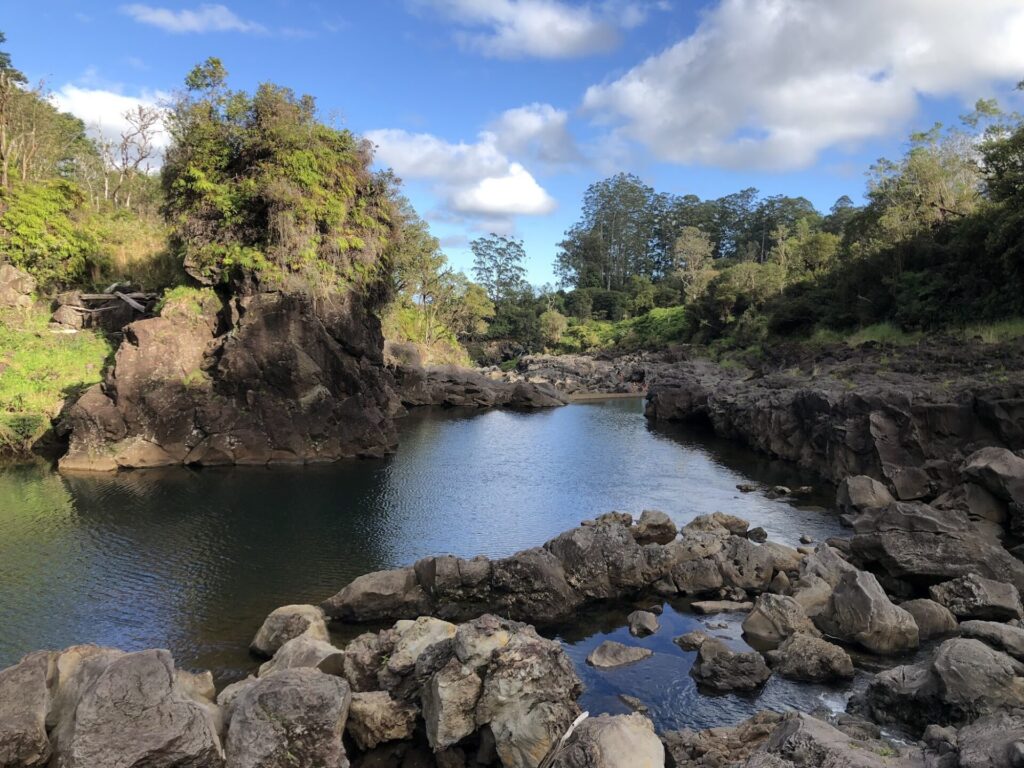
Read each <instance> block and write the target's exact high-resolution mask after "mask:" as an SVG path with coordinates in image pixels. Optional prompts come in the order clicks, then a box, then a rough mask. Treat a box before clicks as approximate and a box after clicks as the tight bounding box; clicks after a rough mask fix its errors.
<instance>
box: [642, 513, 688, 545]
mask: <svg viewBox="0 0 1024 768" xmlns="http://www.w3.org/2000/svg"><path fill="white" fill-rule="evenodd" d="M678 533H679V529H678V528H676V524H675V523H674V522H672V518H670V517H669V516H668V515H666V514H665V513H664V512H658V511H657V510H654V509H645V510H644V511H643V512H641V513H640V520H639V521H638V522H637V524H636V527H635V528H633V538H635V539H636V541H637V543H638V544H668V543H669V542H671V541H673V540H674V539H675V537H676V535H677V534H678Z"/></svg>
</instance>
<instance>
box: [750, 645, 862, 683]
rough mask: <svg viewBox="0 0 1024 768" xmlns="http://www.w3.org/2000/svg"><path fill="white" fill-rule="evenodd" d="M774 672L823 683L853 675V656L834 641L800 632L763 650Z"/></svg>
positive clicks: (791, 677) (793, 678)
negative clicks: (773, 648) (779, 643)
mask: <svg viewBox="0 0 1024 768" xmlns="http://www.w3.org/2000/svg"><path fill="white" fill-rule="evenodd" d="M767 658H768V664H769V665H770V666H771V668H772V671H773V672H775V673H776V674H779V675H782V676H783V677H788V678H790V679H791V680H806V681H809V682H814V683H826V682H832V681H835V680H849V679H851V678H852V677H853V660H852V659H850V654H848V653H847V652H846V651H844V650H843V649H842V648H840V647H839V646H838V645H835V644H833V643H830V642H828V641H827V640H823V639H822V638H820V637H815V636H814V635H808V634H805V633H800V634H796V635H792V636H791V637H789V638H787V639H786V641H785V642H783V643H782V645H780V646H779V647H778V648H777V649H775V650H773V651H769V652H768V654H767Z"/></svg>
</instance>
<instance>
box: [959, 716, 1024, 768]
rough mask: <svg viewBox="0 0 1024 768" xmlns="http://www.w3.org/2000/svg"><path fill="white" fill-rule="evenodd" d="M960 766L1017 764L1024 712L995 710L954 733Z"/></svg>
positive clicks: (1010, 767)
mask: <svg viewBox="0 0 1024 768" xmlns="http://www.w3.org/2000/svg"><path fill="white" fill-rule="evenodd" d="M957 747H958V751H959V758H960V768H1019V766H1021V765H1022V764H1024V762H1022V758H1024V712H1020V711H1017V712H996V713H994V714H991V715H986V716H985V717H982V718H979V719H978V720H975V721H974V722H973V723H971V724H970V725H967V726H965V727H963V728H961V729H960V730H959V732H958V733H957Z"/></svg>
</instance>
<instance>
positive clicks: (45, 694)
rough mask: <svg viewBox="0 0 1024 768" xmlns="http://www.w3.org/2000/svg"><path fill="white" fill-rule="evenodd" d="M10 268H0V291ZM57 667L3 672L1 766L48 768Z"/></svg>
mask: <svg viewBox="0 0 1024 768" xmlns="http://www.w3.org/2000/svg"><path fill="white" fill-rule="evenodd" d="M6 266H8V265H3V266H0V290H2V279H3V275H4V268H5V267H6ZM0 298H2V293H0ZM54 666H55V664H54V654H51V653H47V652H45V651H44V652H39V653H33V654H30V655H28V656H26V657H25V658H23V659H22V660H21V661H20V662H18V663H17V664H15V665H14V666H13V667H8V668H7V669H5V670H2V671H0V765H2V766H13V767H15V768H17V767H20V766H35V765H45V764H46V762H47V760H48V759H49V757H50V740H49V738H48V737H47V734H46V714H47V711H48V710H49V708H50V683H51V678H52V677H53V673H54V669H53V668H54Z"/></svg>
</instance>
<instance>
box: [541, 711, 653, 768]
mask: <svg viewBox="0 0 1024 768" xmlns="http://www.w3.org/2000/svg"><path fill="white" fill-rule="evenodd" d="M664 765H665V748H664V747H663V746H662V744H661V741H660V740H659V739H658V737H657V736H655V735H654V726H653V725H652V724H651V721H650V720H648V719H647V718H646V717H644V716H643V715H639V714H632V715H616V716H611V715H601V716H599V717H590V718H587V719H586V720H584V721H583V722H582V723H581V724H580V725H579V726H577V727H576V728H575V729H574V730H573V732H572V734H571V735H570V737H569V738H568V739H567V740H566V742H565V743H564V744H563V745H561V746H560V747H559V748H558V751H557V752H556V753H555V755H554V757H553V758H552V760H551V762H550V763H548V768H662V767H663V766H664Z"/></svg>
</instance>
